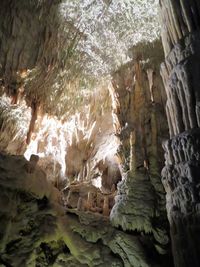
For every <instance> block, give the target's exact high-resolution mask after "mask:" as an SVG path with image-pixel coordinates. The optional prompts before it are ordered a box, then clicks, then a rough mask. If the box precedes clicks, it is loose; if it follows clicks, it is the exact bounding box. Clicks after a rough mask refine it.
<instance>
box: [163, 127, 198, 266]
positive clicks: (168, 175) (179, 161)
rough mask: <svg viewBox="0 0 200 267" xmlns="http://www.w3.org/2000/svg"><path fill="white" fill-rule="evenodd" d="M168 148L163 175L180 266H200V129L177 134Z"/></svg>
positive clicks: (173, 238) (174, 249) (177, 264)
mask: <svg viewBox="0 0 200 267" xmlns="http://www.w3.org/2000/svg"><path fill="white" fill-rule="evenodd" d="M164 148H165V157H166V164H165V168H164V169H163V171H162V176H163V184H164V186H165V190H166V192H167V211H168V218H169V221H170V225H171V238H172V243H173V244H172V246H173V253H174V257H175V262H176V266H199V253H200V250H199V247H200V240H199V233H200V226H199V223H200V213H199V206H200V181H199V172H200V130H199V129H196V130H191V131H189V132H185V133H182V134H180V135H177V136H176V137H174V138H173V139H171V140H169V141H167V142H166V143H165V145H164Z"/></svg>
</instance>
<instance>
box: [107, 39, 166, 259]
mask: <svg viewBox="0 0 200 267" xmlns="http://www.w3.org/2000/svg"><path fill="white" fill-rule="evenodd" d="M142 51H143V53H142ZM155 51H156V52H155ZM133 53H134V55H135V59H134V60H133V61H132V62H130V63H128V64H127V65H125V66H123V67H122V68H121V69H120V70H119V71H117V72H116V73H114V75H113V92H112V94H113V112H114V114H113V115H114V121H115V126H116V134H117V136H118V137H119V139H120V141H121V145H120V148H119V151H118V155H119V157H120V158H121V166H122V169H123V178H122V179H123V180H122V182H121V183H120V184H119V185H118V194H117V196H116V198H115V200H116V202H115V205H114V207H113V209H112V212H111V221H112V223H113V225H115V226H117V227H119V226H120V227H122V229H123V230H125V231H127V230H128V231H138V232H140V233H141V232H144V233H145V234H149V235H150V236H152V243H153V244H154V245H155V248H156V250H157V251H158V252H159V253H161V254H165V253H166V251H167V246H168V243H169V238H168V233H167V232H168V223H167V217H166V212H165V192H164V188H163V186H162V183H161V175H160V172H161V169H162V167H163V164H164V159H163V151H162V145H161V143H162V141H163V140H164V139H165V138H167V136H168V127H167V120H166V116H165V110H164V105H165V101H166V97H165V93H164V87H163V83H162V78H161V76H160V74H159V62H160V60H161V58H162V55H163V52H162V46H161V43H160V42H159V41H158V42H155V43H154V44H147V45H146V46H145V45H142V44H141V47H140V46H138V47H135V48H134V51H133ZM156 54H157V55H159V56H158V57H156ZM147 62H148V63H147ZM152 250H153V249H152Z"/></svg>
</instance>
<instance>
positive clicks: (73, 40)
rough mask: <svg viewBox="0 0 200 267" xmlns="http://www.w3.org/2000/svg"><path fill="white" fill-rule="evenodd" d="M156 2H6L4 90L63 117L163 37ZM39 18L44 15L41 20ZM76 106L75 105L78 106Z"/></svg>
mask: <svg viewBox="0 0 200 267" xmlns="http://www.w3.org/2000/svg"><path fill="white" fill-rule="evenodd" d="M157 4H158V3H157V1H155V0H151V1H147V0H144V1H136V0H123V1H120V0H115V1H103V0H101V1H93V0H92V1H89V0H84V1H64V0H63V1H57V0H56V1H55V0H54V1H39V0H37V1H36V0H35V1H30V0H28V1H25V0H21V1H3V3H2V12H4V13H5V14H6V13H7V11H8V10H9V9H10V8H12V14H11V17H9V16H6V17H2V18H1V19H0V26H1V31H0V37H1V45H0V77H1V85H2V86H1V92H2V93H4V92H5V91H6V93H7V94H8V95H13V96H14V95H15V94H17V92H18V91H20V90H21V91H22V94H23V97H25V99H26V102H27V103H28V105H29V106H32V105H35V104H34V103H37V104H38V105H42V106H43V108H44V110H45V111H46V112H48V113H51V114H54V115H58V116H62V115H63V114H68V113H72V112H74V110H75V109H76V108H79V107H80V106H81V105H83V104H84V105H85V102H84V100H85V99H86V98H87V96H88V95H90V92H91V90H93V89H94V88H95V86H96V84H99V83H101V82H102V80H105V77H106V80H107V81H108V80H109V78H108V76H109V75H110V74H111V73H112V72H113V71H115V70H116V69H117V68H118V67H119V66H121V65H122V64H124V63H125V62H128V61H130V60H131V57H132V53H130V48H131V47H133V46H134V45H136V44H138V43H139V42H140V43H141V42H143V43H144V42H153V41H154V40H156V39H158V36H159V23H158V16H157ZM38 18H39V20H38ZM75 107H76V108H75Z"/></svg>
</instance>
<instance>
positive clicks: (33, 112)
mask: <svg viewBox="0 0 200 267" xmlns="http://www.w3.org/2000/svg"><path fill="white" fill-rule="evenodd" d="M38 110H39V104H38V103H36V102H32V105H31V121H30V125H29V130H28V133H27V138H26V143H27V144H29V143H30V141H31V136H32V134H33V132H34V130H35V123H36V121H37V117H38Z"/></svg>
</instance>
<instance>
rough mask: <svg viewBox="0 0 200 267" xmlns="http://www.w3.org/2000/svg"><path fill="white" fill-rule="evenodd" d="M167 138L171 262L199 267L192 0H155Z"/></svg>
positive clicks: (198, 8)
mask: <svg viewBox="0 0 200 267" xmlns="http://www.w3.org/2000/svg"><path fill="white" fill-rule="evenodd" d="M160 9H161V11H160V12H161V18H162V41H163V46H164V50H165V62H164V63H163V64H162V68H161V72H162V76H163V81H164V84H165V90H166V94H167V105H166V112H167V118H168V125H169V129H170V137H171V139H170V140H168V141H167V142H165V144H164V149H165V160H166V161H165V168H164V169H163V172H162V177H163V184H164V186H165V190H166V192H167V211H168V218H169V221H170V229H171V239H172V248H173V254H174V262H175V266H177V267H178V266H181V267H183V266H199V262H200V258H199V243H200V240H199V238H198V237H197V236H198V232H199V210H198V205H199V181H198V172H199V156H198V155H199V151H200V150H199V129H198V128H199V126H200V125H199V116H200V113H199V43H200V41H199V40H200V39H199V38H200V32H199V27H200V21H199V16H200V5H199V2H198V1H185V0H183V1H160Z"/></svg>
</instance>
